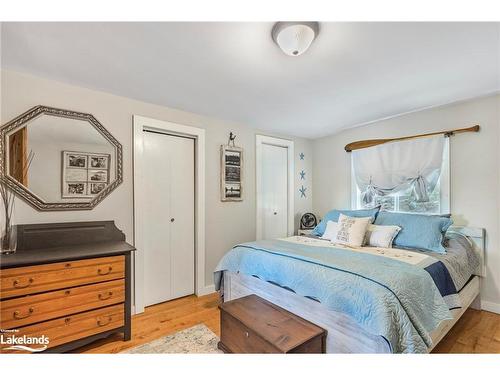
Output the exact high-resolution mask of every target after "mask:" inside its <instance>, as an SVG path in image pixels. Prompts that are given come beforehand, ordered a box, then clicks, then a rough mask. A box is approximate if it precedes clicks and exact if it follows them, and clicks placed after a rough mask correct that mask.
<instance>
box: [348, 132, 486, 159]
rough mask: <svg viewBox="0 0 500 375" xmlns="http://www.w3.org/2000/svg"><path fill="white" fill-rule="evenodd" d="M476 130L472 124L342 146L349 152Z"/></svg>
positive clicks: (367, 140)
mask: <svg viewBox="0 0 500 375" xmlns="http://www.w3.org/2000/svg"><path fill="white" fill-rule="evenodd" d="M478 131H479V125H474V126H471V127H470V128H462V129H454V130H446V131H441V132H435V133H427V134H417V135H410V136H407V137H400V138H385V139H366V140H364V141H356V142H352V143H349V144H347V145H346V146H345V147H344V150H346V152H351V151H354V150H359V149H362V148H367V147H372V146H378V145H381V144H384V143H388V142H394V141H404V140H406V139H414V138H422V137H430V136H432V135H439V134H444V135H445V136H446V137H449V136H452V135H454V134H458V133H466V132H478Z"/></svg>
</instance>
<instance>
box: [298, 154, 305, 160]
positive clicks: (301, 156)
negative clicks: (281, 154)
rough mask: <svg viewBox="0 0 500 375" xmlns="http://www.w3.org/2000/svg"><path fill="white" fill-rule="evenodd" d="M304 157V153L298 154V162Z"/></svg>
mask: <svg viewBox="0 0 500 375" xmlns="http://www.w3.org/2000/svg"><path fill="white" fill-rule="evenodd" d="M304 157H305V155H304V153H303V152H301V153H300V154H299V158H300V160H304Z"/></svg>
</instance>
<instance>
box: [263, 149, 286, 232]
mask: <svg viewBox="0 0 500 375" xmlns="http://www.w3.org/2000/svg"><path fill="white" fill-rule="evenodd" d="M261 162H262V165H261V171H262V174H261V199H262V201H261V202H262V238H263V239H271V238H283V237H287V233H288V149H287V148H286V147H281V146H275V145H270V144H265V143H264V144H262V158H261Z"/></svg>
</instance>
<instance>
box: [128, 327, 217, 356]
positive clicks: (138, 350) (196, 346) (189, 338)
mask: <svg viewBox="0 0 500 375" xmlns="http://www.w3.org/2000/svg"><path fill="white" fill-rule="evenodd" d="M218 341H219V338H218V337H217V336H216V335H215V333H213V332H212V331H211V330H210V329H208V327H207V326H206V325H205V324H198V325H195V326H193V327H190V328H187V329H184V330H182V331H179V332H177V333H174V334H172V335H168V336H164V337H162V338H160V339H158V340H155V341H152V342H148V343H147V344H143V345H140V346H136V347H135V348H132V349H129V350H126V351H124V352H122V353H124V354H154V353H157V354H159V353H169V354H175V353H178V354H221V353H222V352H221V351H220V350H219V349H217V342H218Z"/></svg>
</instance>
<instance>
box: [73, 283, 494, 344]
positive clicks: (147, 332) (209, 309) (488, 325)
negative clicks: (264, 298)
mask: <svg viewBox="0 0 500 375" xmlns="http://www.w3.org/2000/svg"><path fill="white" fill-rule="evenodd" d="M218 299H219V297H218V295H217V294H216V293H214V294H210V295H208V296H203V297H200V298H198V297H196V296H188V297H184V298H179V299H177V300H173V301H169V302H165V303H161V304H158V305H155V306H151V307H148V308H147V309H146V311H145V312H144V313H142V314H138V315H134V316H133V317H132V340H130V341H126V342H125V341H122V339H121V335H115V336H111V337H109V338H106V339H103V340H99V341H97V342H95V343H92V344H90V345H87V346H85V347H83V348H80V349H79V350H77V352H80V353H118V352H121V351H123V350H126V349H129V348H132V347H134V346H137V345H142V344H144V343H147V342H149V341H153V340H156V339H158V338H160V337H162V336H165V335H169V334H171V333H174V332H176V331H179V330H182V329H185V328H188V327H191V326H194V325H196V324H199V323H204V324H205V325H206V326H207V327H208V328H210V329H211V330H212V331H213V332H214V333H215V334H217V335H218V336H219V335H220V327H219V319H220V316H219V310H218V309H217V304H218ZM433 353H500V315H498V314H493V313H490V312H486V311H477V310H472V309H469V310H467V311H466V312H465V313H464V315H463V316H462V318H461V319H460V320H459V321H458V322H457V324H456V325H455V326H454V327H453V328H452V329H451V331H450V332H449V333H448V335H446V337H445V338H444V339H443V340H442V341H441V342H440V343H439V345H437V346H436V348H435V349H434V351H433Z"/></svg>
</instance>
